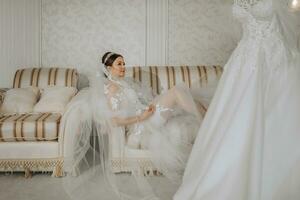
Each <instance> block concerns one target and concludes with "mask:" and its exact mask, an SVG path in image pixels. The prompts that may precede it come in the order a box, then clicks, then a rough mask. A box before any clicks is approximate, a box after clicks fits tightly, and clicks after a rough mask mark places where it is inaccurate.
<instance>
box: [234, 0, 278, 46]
mask: <svg viewBox="0 0 300 200" xmlns="http://www.w3.org/2000/svg"><path fill="white" fill-rule="evenodd" d="M232 12H233V16H234V17H235V18H237V19H238V20H239V21H240V22H241V23H242V26H243V32H244V34H243V38H247V39H255V40H260V39H264V38H268V37H269V36H271V35H274V33H278V31H279V29H278V26H277V25H276V17H275V13H274V11H273V4H272V0H262V1H259V2H258V3H256V4H254V5H250V4H249V3H247V2H245V3H243V4H239V3H234V4H233V8H232Z"/></svg>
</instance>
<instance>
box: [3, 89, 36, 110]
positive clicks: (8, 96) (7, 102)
mask: <svg viewBox="0 0 300 200" xmlns="http://www.w3.org/2000/svg"><path fill="white" fill-rule="evenodd" d="M38 94H39V89H38V88H37V87H27V88H14V89H10V90H8V91H7V92H6V93H5V95H4V101H3V104H2V105H1V109H0V112H1V113H5V114H12V113H28V112H32V111H33V106H34V104H35V103H36V101H37V99H38Z"/></svg>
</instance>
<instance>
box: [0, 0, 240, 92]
mask: <svg viewBox="0 0 300 200" xmlns="http://www.w3.org/2000/svg"><path fill="white" fill-rule="evenodd" d="M224 1H225V0H224ZM227 1H229V0H227ZM25 2H26V3H25ZM219 2H220V1H219V0H71V1H70V0H0V3H1V4H0V5H1V6H0V9H1V12H0V16H1V18H0V23H1V30H0V33H1V35H0V41H1V50H0V51H1V53H0V58H1V60H0V65H1V68H0V70H1V71H0V72H1V74H0V78H1V80H0V84H1V87H3V86H8V85H10V83H11V79H12V76H13V73H14V71H15V70H16V69H17V68H19V67H20V66H34V65H36V66H37V65H38V64H39V61H40V60H39V58H40V57H41V64H42V66H44V67H48V66H65V67H66V66H74V67H77V68H78V69H79V70H80V71H84V69H88V68H90V67H93V66H97V65H99V63H100V58H101V56H102V54H104V53H105V52H106V51H115V52H120V53H121V54H123V55H124V56H125V59H126V64H127V65H128V66H131V65H142V66H143V65H201V64H221V65H223V64H224V63H226V61H227V59H228V57H229V55H230V54H231V52H232V50H233V49H234V48H235V46H236V43H237V41H238V39H239V35H236V34H232V32H231V31H232V30H233V28H232V27H234V25H233V21H232V18H231V14H230V10H226V9H223V8H220V7H219ZM40 15H41V16H40ZM40 18H41V19H42V20H41V21H40ZM40 22H41V24H40ZM40 25H41V27H40ZM2 27H5V28H2ZM40 28H41V32H40ZM234 32H236V31H234ZM40 33H41V34H40ZM40 38H41V44H40V40H39V39H40ZM40 51H41V55H39V52H40Z"/></svg>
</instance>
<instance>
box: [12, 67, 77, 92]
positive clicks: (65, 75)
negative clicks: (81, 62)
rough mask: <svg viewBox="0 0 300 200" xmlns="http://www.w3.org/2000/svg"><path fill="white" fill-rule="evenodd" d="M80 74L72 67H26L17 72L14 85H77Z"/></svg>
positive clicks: (19, 86) (42, 86)
mask: <svg viewBox="0 0 300 200" xmlns="http://www.w3.org/2000/svg"><path fill="white" fill-rule="evenodd" d="M77 81H78V74H77V71H76V69H71V68H26V69H19V70H17V71H16V73H15V77H14V82H13V87H14V88H23V87H28V86H36V87H38V88H44V87H48V86H54V85H55V86H66V87H77Z"/></svg>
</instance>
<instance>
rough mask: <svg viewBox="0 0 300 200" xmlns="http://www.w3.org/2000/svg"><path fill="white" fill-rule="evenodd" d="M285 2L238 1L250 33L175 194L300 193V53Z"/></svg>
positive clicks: (244, 197)
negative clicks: (285, 14) (250, 2)
mask: <svg viewBox="0 0 300 200" xmlns="http://www.w3.org/2000/svg"><path fill="white" fill-rule="evenodd" d="M240 2H241V1H240ZM277 5H280V6H282V7H277ZM284 6H285V4H284V1H281V0H274V1H272V0H264V1H259V2H258V3H257V4H254V5H250V4H248V3H247V1H244V4H239V3H238V1H236V2H235V3H234V5H233V7H232V11H233V15H234V16H235V17H236V18H237V19H238V20H239V21H240V22H241V23H242V26H243V37H242V39H241V41H240V42H239V44H238V46H237V48H236V49H235V51H234V52H233V54H232V56H231V57H230V59H229V61H228V62H227V64H226V66H225V68H224V73H223V76H222V78H221V80H220V82H219V86H218V88H217V91H216V93H215V96H214V98H213V100H212V102H211V104H210V107H209V109H208V112H207V114H206V117H205V118H204V120H203V123H202V125H201V128H200V131H199V133H198V136H197V139H196V141H195V144H194V147H193V150H192V152H191V155H190V158H189V161H188V164H187V168H186V170H185V173H184V177H183V182H182V185H181V187H180V188H179V190H178V191H177V193H176V194H175V196H174V200H298V199H300V170H299V169H300V147H299V141H300V121H299V120H300V72H299V71H300V56H299V50H298V49H297V47H296V45H295V44H297V40H292V39H295V38H290V37H287V34H294V33H295V32H285V31H287V29H286V27H285V26H286V25H287V24H285V23H283V18H281V17H284V16H283V15H281V14H282V12H278V9H283V7H284ZM286 13H288V12H286ZM297 20H298V22H299V21H300V18H297ZM287 22H288V21H287ZM296 33H297V32H296ZM298 33H299V32H298ZM290 41H293V42H290Z"/></svg>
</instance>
